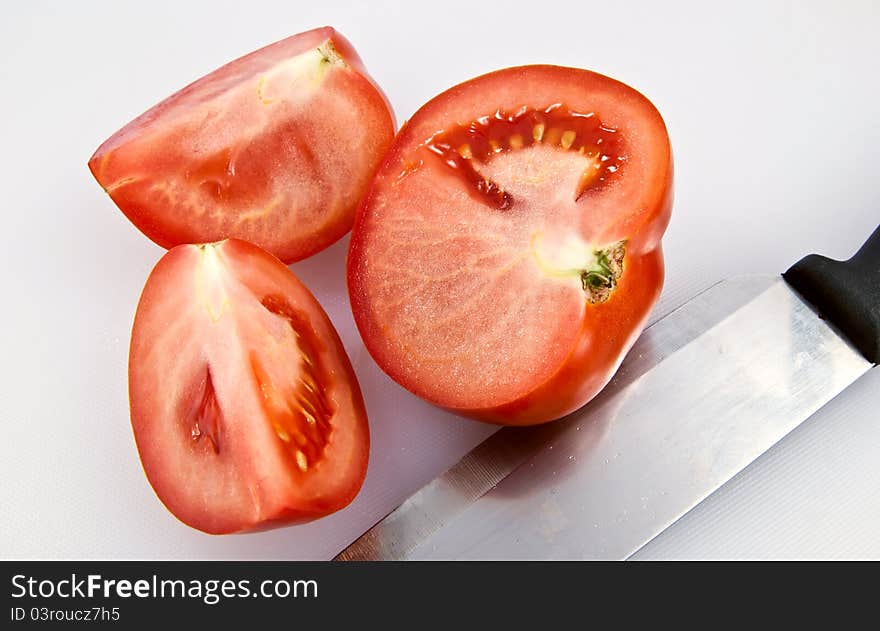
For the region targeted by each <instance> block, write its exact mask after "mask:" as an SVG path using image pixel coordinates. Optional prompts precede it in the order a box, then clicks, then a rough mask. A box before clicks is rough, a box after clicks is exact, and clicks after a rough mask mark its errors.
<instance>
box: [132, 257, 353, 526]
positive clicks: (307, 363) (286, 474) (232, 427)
mask: <svg viewBox="0 0 880 631" xmlns="http://www.w3.org/2000/svg"><path fill="white" fill-rule="evenodd" d="M129 395H130V403H131V421H132V426H133V429H134V436H135V440H136V442H137V447H138V452H139V454H140V457H141V462H142V463H143V466H144V471H145V472H146V474H147V477H148V479H149V481H150V483H151V484H152V486H153V488H154V490H155V491H156V493H157V495H158V496H159V498H160V499H161V500H162V502H163V503H164V504H165V505H166V506H167V507H168V509H169V510H170V511H171V512H172V513H174V515H176V516H177V517H178V518H179V519H180V520H181V521H183V522H185V523H187V524H189V525H190V526H193V527H195V528H198V529H200V530H203V531H206V532H210V533H228V532H238V531H245V530H254V529H260V528H266V527H269V526H275V525H281V524H284V523H290V522H296V521H303V520H308V519H312V518H315V517H320V516H322V515H326V514H328V513H331V512H333V511H336V510H339V509H340V508H342V507H344V506H345V505H347V504H348V503H349V502H351V500H352V499H353V498H354V496H355V495H356V494H357V492H358V490H359V489H360V486H361V484H362V482H363V479H364V476H365V475H366V468H367V460H368V453H369V430H368V427H367V416H366V412H365V410H364V404H363V399H362V397H361V392H360V388H359V387H358V383H357V379H356V378H355V375H354V372H353V371H352V368H351V364H350V362H349V360H348V356H347V355H346V353H345V349H344V348H343V346H342V343H341V341H340V340H339V337H338V335H337V334H336V331H335V329H334V328H333V325H332V324H331V322H330V320H329V319H328V318H327V315H326V314H325V313H324V311H323V309H322V308H321V306H320V305H319V304H318V302H317V300H315V298H314V297H313V296H312V294H311V293H310V292H309V291H308V290H307V289H306V288H305V287H304V286H303V285H302V284H301V283H300V282H299V281H298V280H297V278H296V277H295V276H294V274H293V273H292V272H291V271H290V270H289V269H288V268H287V267H285V266H284V265H283V264H282V263H281V262H280V261H279V260H278V259H276V258H275V257H273V256H272V255H270V254H268V253H267V252H265V251H263V250H261V249H260V248H258V247H257V246H254V245H252V244H249V243H246V242H244V241H239V240H235V239H230V240H226V241H222V242H220V243H215V244H208V245H182V246H178V247H176V248H174V249H172V250H171V251H169V252H168V253H167V254H166V255H165V256H164V257H163V258H162V259H161V260H160V261H159V263H158V264H157V265H156V267H155V269H154V270H153V272H152V274H151V275H150V278H149V279H148V281H147V284H146V286H145V287H144V291H143V294H142V296H141V300H140V303H139V305H138V309H137V314H136V316H135V321H134V328H133V331H132V340H131V350H130V355H129Z"/></svg>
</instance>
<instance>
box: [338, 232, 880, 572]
mask: <svg viewBox="0 0 880 631" xmlns="http://www.w3.org/2000/svg"><path fill="white" fill-rule="evenodd" d="M783 276H784V278H779V277H777V278H773V277H753V278H742V279H734V280H729V281H724V282H721V283H719V284H717V285H715V286H714V287H712V288H710V289H709V290H707V291H705V292H703V293H702V294H700V295H698V296H696V297H695V298H694V299H692V300H691V301H689V302H688V303H686V304H685V305H683V306H682V307H680V308H679V309H677V310H676V311H674V312H672V313H671V314H669V315H667V316H666V317H664V318H662V319H660V320H658V321H657V322H655V323H654V324H653V325H652V326H650V327H649V328H647V329H646V330H645V332H644V333H643V334H642V336H641V337H640V338H639V340H638V342H637V343H636V345H635V346H634V347H633V349H632V350H631V351H630V353H629V354H628V356H627V358H626V360H625V361H624V363H623V364H622V365H621V368H620V370H619V371H618V373H617V374H616V375H615V378H614V379H613V380H612V382H611V383H610V384H609V385H608V386H606V388H605V389H604V390H603V391H602V393H600V395H599V396H598V397H596V398H595V399H594V400H593V401H592V402H591V403H590V404H588V405H587V406H585V407H584V408H582V409H581V410H579V411H577V412H575V413H573V414H571V415H569V416H568V417H566V418H565V419H562V420H560V421H556V422H554V423H550V424H547V425H542V426H537V427H527V428H513V427H510V428H502V429H500V430H499V431H497V432H496V433H494V434H493V435H492V436H490V437H489V438H488V439H486V440H485V441H484V442H483V443H481V444H480V445H479V446H477V447H476V448H475V449H474V450H473V451H471V452H470V453H469V454H467V455H466V456H465V457H464V458H462V460H461V461H460V462H459V463H458V464H456V465H455V466H453V467H452V468H451V469H449V470H448V471H446V472H445V473H443V474H442V475H440V476H438V477H437V478H436V479H434V480H433V481H432V482H430V483H429V484H427V485H426V486H425V487H423V488H422V489H421V490H419V491H418V492H417V493H416V494H414V495H413V496H411V497H410V498H409V499H408V500H407V501H405V502H404V503H403V504H401V505H400V506H399V507H398V508H397V509H395V510H394V511H392V512H391V513H390V514H389V515H388V516H386V517H385V518H384V519H383V520H382V521H380V522H379V523H378V524H376V525H375V526H373V527H372V528H371V529H369V530H368V531H367V532H366V533H364V534H363V535H362V536H361V537H360V538H359V539H358V540H356V541H355V542H354V543H353V544H351V545H350V546H349V547H348V548H346V549H345V550H344V551H342V552H341V553H340V554H339V555H337V557H336V559H338V560H367V559H376V560H379V559H381V560H391V559H415V558H550V559H552V558H565V559H587V558H592V559H599V558H602V559H625V558H627V557H629V556H630V555H632V554H633V553H634V552H636V551H637V550H638V549H639V548H641V547H642V546H643V545H644V544H645V543H647V542H648V541H650V540H651V539H653V538H654V537H655V536H656V535H657V534H659V533H660V532H662V531H663V530H664V529H665V528H667V527H668V526H669V525H671V524H672V523H673V522H674V521H676V520H677V519H678V518H680V517H681V516H682V515H683V514H685V513H686V512H687V511H688V510H690V509H691V508H693V507H694V506H696V505H697V504H698V503H699V502H700V501H702V500H703V499H705V498H706V497H707V496H708V495H710V494H711V493H712V492H713V491H714V490H716V489H717V488H719V487H720V486H721V485H722V484H724V483H725V482H726V481H727V480H729V479H730V478H732V477H733V476H734V475H735V474H737V473H738V472H739V471H741V470H742V469H744V468H745V467H746V466H748V465H749V464H750V463H751V462H752V461H754V460H755V459H756V458H757V457H758V456H760V455H761V454H762V453H763V452H764V451H766V450H767V449H769V448H770V447H771V446H772V445H773V444H775V443H776V442H778V441H779V440H780V439H782V438H783V437H784V436H785V435H786V434H788V433H789V432H790V431H791V430H792V429H794V428H795V427H797V425H799V424H800V423H801V422H802V421H804V420H806V419H807V418H808V417H809V416H810V415H812V414H813V413H814V412H815V411H816V410H818V409H819V408H820V407H822V406H823V405H824V404H825V403H827V402H828V401H830V400H831V399H832V398H833V397H834V396H836V395H837V394H838V393H840V392H841V391H842V390H844V389H845V388H846V387H847V386H848V385H849V384H850V383H852V382H853V381H855V380H856V379H857V378H858V377H859V376H861V375H862V374H864V373H865V372H866V371H867V370H868V369H869V368H870V367H871V366H872V364H873V363H876V362H877V359H878V357H877V355H878V354H880V352H878V344H880V342H878V340H880V227H878V228H877V230H875V232H874V234H873V235H872V236H871V237H870V238H869V239H868V241H867V242H866V243H865V245H864V246H863V247H862V248H861V249H860V250H859V252H858V253H857V254H856V255H855V256H854V257H852V258H851V259H850V260H848V261H845V262H838V261H831V260H830V259H826V258H824V257H818V256H816V255H810V256H809V257H806V258H804V259H802V260H801V261H800V262H799V263H797V264H796V265H795V266H793V267H792V268H791V269H789V270H788V272H786V273H785V274H784V275H783ZM793 287H794V288H793ZM820 314H821V315H820ZM826 317H827V318H829V319H830V321H829V320H826V319H824V318H826Z"/></svg>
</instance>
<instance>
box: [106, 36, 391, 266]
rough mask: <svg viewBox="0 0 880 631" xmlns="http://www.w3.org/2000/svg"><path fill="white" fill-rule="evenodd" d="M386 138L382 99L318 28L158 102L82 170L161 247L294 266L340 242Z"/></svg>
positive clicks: (352, 59) (350, 54) (340, 46)
mask: <svg viewBox="0 0 880 631" xmlns="http://www.w3.org/2000/svg"><path fill="white" fill-rule="evenodd" d="M393 135H394V117H393V113H392V112H391V109H390V107H389V105H388V102H387V100H386V99H385V97H384V95H383V94H382V92H381V91H380V90H379V88H378V87H377V86H376V85H375V84H374V83H373V82H372V80H371V79H370V77H369V75H368V74H367V72H366V69H365V68H364V66H363V63H362V62H361V60H360V58H359V57H358V55H357V53H356V52H355V50H354V48H352V46H351V44H350V43H349V42H348V41H347V40H346V39H345V38H344V37H342V36H341V35H340V34H339V33H337V32H335V31H334V30H333V29H332V28H329V27H326V28H320V29H315V30H312V31H308V32H306V33H301V34H299V35H294V36H292V37H289V38H287V39H285V40H282V41H280V42H277V43H275V44H272V45H271V46H267V47H265V48H262V49H260V50H258V51H256V52H253V53H251V54H249V55H246V56H244V57H242V58H240V59H237V60H235V61H233V62H231V63H229V64H227V65H225V66H223V67H222V68H219V69H218V70H215V71H214V72H212V73H211V74H209V75H207V76H205V77H203V78H201V79H199V80H198V81H196V82H195V83H192V84H191V85H189V86H187V87H186V88H184V89H183V90H181V91H180V92H177V93H176V94H174V95H173V96H171V97H169V98H167V99H165V100H164V101H162V102H161V103H159V104H158V105H156V106H155V107H153V108H152V109H150V110H149V111H147V112H146V113H144V114H142V115H141V116H139V117H138V118H136V119H135V120H133V121H132V122H130V123H129V124H128V125H126V126H125V127H123V128H122V129H120V130H119V131H118V132H116V133H115V134H114V135H113V136H112V137H111V138H110V139H108V140H107V141H106V142H105V143H104V144H102V145H101V146H100V147H99V148H98V150H97V151H96V152H95V154H94V155H93V156H92V158H91V160H90V161H89V168H90V169H91V171H92V173H93V174H94V176H95V178H96V179H97V180H98V182H99V183H100V184H101V186H102V187H103V188H104V189H105V190H106V191H107V193H108V194H109V195H110V197H111V198H113V201H114V202H116V204H117V205H118V206H119V208H120V209H121V210H122V211H123V212H124V213H125V214H126V216H128V218H129V219H130V220H131V221H132V223H134V224H135V225H136V226H137V227H138V228H139V229H140V230H141V231H143V233H144V234H146V235H147V236H148V237H149V238H150V239H152V240H153V241H155V242H156V243H157V244H159V245H161V246H163V247H166V248H170V247H173V246H175V245H180V244H182V243H206V242H212V241H218V240H220V239H224V238H227V237H236V238H240V239H245V240H248V241H251V242H252V243H256V244H257V245H259V246H261V247H263V248H264V249H267V250H268V251H270V252H271V253H273V254H275V255H276V256H278V257H279V258H280V259H282V260H283V261H285V262H292V261H295V260H300V259H302V258H305V257H307V256H309V255H311V254H314V253H315V252H317V251H319V250H321V249H323V248H325V247H327V246H328V245H330V244H331V243H333V242H334V241H336V240H337V239H339V238H340V237H341V236H342V235H344V234H345V233H346V232H348V230H349V229H350V228H351V223H352V220H353V216H354V210H355V207H356V206H357V203H358V201H359V200H360V197H361V196H362V194H363V193H364V191H365V190H366V188H367V186H368V184H369V182H370V179H371V178H372V176H373V174H374V172H375V170H376V168H377V167H378V165H379V162H380V161H381V159H382V156H383V155H384V153H385V151H386V149H387V148H388V146H389V144H390V143H391V139H392V137H393Z"/></svg>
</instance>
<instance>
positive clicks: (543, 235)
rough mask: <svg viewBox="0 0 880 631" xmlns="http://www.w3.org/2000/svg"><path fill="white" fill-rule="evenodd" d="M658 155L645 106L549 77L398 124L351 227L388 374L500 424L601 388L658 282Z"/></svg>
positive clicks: (516, 77)
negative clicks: (396, 130) (393, 138)
mask: <svg viewBox="0 0 880 631" xmlns="http://www.w3.org/2000/svg"><path fill="white" fill-rule="evenodd" d="M671 207H672V153H671V149H670V145H669V139H668V136H667V132H666V128H665V125H664V123H663V120H662V118H661V117H660V115H659V113H658V112H657V110H656V109H655V108H654V106H653V105H652V104H651V103H650V102H649V101H648V100H647V99H646V98H645V97H644V96H642V95H641V94H639V93H638V92H636V91H635V90H633V89H632V88H630V87H628V86H626V85H624V84H622V83H620V82H618V81H615V80H613V79H610V78H608V77H605V76H602V75H599V74H595V73H593V72H588V71H586V70H578V69H573V68H562V67H556V66H525V67H519V68H510V69H507V70H501V71H498V72H493V73H490V74H487V75H484V76H482V77H478V78H476V79H473V80H471V81H467V82H466V83H463V84H461V85H459V86H456V87H454V88H452V89H450V90H448V91H447V92H444V93H443V94H441V95H439V96H437V97H435V98H434V99H432V100H431V101H430V102H429V103H427V104H426V105H425V106H423V107H422V108H421V109H420V110H419V111H418V112H416V114H415V115H413V117H412V118H411V119H410V120H409V122H408V123H407V124H406V125H404V127H403V128H402V129H401V131H400V133H399V134H398V136H397V138H396V139H395V141H394V143H393V145H392V146H391V149H390V150H389V154H388V156H387V158H386V160H385V162H384V163H383V165H382V166H381V167H380V169H379V172H378V174H377V176H376V178H375V180H374V183H373V186H372V187H371V189H370V192H369V193H368V195H367V197H366V198H365V199H364V201H363V203H362V207H361V210H360V211H359V214H358V216H357V218H356V220H355V225H354V229H353V232H352V239H351V245H350V251H349V259H348V284H349V292H350V296H351V304H352V309H353V311H354V316H355V320H356V322H357V325H358V328H359V330H360V333H361V335H362V337H363V339H364V342H365V344H366V347H367V349H368V350H369V351H370V353H371V354H372V356H373V357H374V359H375V360H376V362H377V363H378V364H379V366H380V367H381V368H382V369H383V370H385V372H387V373H388V374H389V375H390V376H391V377H392V378H393V379H395V380H396V381H397V382H398V383H400V384H401V385H403V386H404V387H405V388H407V389H409V390H411V391H412V392H414V393H415V394H417V395H419V396H421V397H423V398H424V399H427V400H428V401H430V402H432V403H434V404H436V405H439V406H442V407H444V408H447V409H450V410H452V411H455V412H457V413H460V414H463V415H467V416H471V417H474V418H478V419H482V420H486V421H492V422H496V423H504V424H532V423H540V422H544V421H548V420H552V419H555V418H558V417H560V416H563V415H565V414H567V413H569V412H571V411H573V410H575V409H577V408H579V407H580V406H582V405H584V404H585V403H586V402H587V401H588V400H590V399H591V398H592V397H593V396H595V395H596V394H597V393H598V392H599V390H601V388H602V387H604V385H605V384H606V383H607V382H608V381H609V379H610V378H611V376H612V375H613V373H614V371H615V370H616V369H617V367H618V366H619V364H620V362H621V360H622V358H623V356H624V354H625V353H626V351H627V350H628V349H629V348H630V347H631V346H632V344H633V342H634V341H635V339H636V337H637V336H638V334H639V333H640V331H641V330H642V328H643V327H644V324H645V321H646V318H647V316H648V312H649V311H650V309H651V307H652V305H653V304H654V302H655V301H656V299H657V297H658V295H659V292H660V288H661V285H662V283H663V256H662V252H661V244H660V239H661V236H662V235H663V232H664V230H665V229H666V225H667V224H668V222H669V217H670V211H671Z"/></svg>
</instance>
